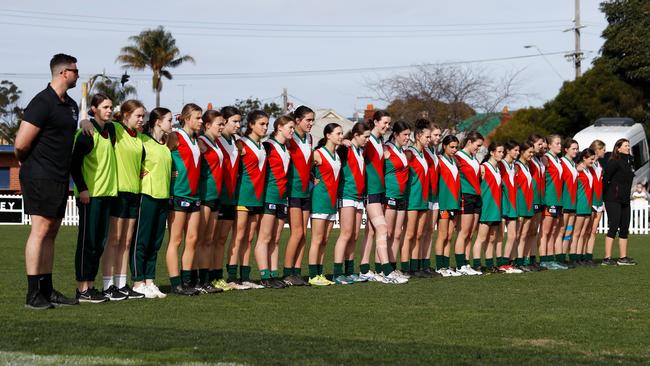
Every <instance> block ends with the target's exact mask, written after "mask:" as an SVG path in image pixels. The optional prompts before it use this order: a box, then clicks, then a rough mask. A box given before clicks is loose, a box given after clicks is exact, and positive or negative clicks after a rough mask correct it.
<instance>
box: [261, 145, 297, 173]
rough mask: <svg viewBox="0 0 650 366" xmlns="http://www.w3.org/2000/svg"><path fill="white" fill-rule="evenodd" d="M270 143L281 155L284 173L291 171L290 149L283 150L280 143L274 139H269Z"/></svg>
mask: <svg viewBox="0 0 650 366" xmlns="http://www.w3.org/2000/svg"><path fill="white" fill-rule="evenodd" d="M266 141H268V142H269V143H270V144H271V146H273V148H274V149H275V151H276V152H277V153H278V155H280V158H281V159H282V167H283V168H284V172H285V173H286V172H288V171H289V161H290V160H291V156H290V154H289V150H288V149H283V148H282V146H280V143H279V142H277V141H275V140H274V139H268V140H266Z"/></svg>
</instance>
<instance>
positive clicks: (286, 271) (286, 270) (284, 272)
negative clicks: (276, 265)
mask: <svg viewBox="0 0 650 366" xmlns="http://www.w3.org/2000/svg"><path fill="white" fill-rule="evenodd" d="M291 275H293V267H284V269H282V276H284V277H288V276H291Z"/></svg>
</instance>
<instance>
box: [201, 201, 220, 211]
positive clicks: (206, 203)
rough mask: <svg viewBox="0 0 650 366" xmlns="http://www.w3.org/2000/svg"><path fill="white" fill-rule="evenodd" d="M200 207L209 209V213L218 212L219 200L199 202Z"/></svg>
mask: <svg viewBox="0 0 650 366" xmlns="http://www.w3.org/2000/svg"><path fill="white" fill-rule="evenodd" d="M201 206H206V207H209V208H210V212H216V211H219V200H207V201H204V200H201Z"/></svg>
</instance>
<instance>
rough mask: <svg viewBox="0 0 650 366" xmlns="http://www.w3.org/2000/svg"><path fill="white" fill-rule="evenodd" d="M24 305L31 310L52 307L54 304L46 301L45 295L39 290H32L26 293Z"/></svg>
mask: <svg viewBox="0 0 650 366" xmlns="http://www.w3.org/2000/svg"><path fill="white" fill-rule="evenodd" d="M25 307H26V308H27V309H32V310H46V309H52V308H53V307H54V305H52V303H51V302H49V301H47V299H46V298H45V296H43V294H41V292H40V291H34V292H33V293H31V294H27V298H26V300H25Z"/></svg>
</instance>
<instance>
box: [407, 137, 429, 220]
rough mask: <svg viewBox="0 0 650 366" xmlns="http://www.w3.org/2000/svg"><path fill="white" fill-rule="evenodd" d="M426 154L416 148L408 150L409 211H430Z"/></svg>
mask: <svg viewBox="0 0 650 366" xmlns="http://www.w3.org/2000/svg"><path fill="white" fill-rule="evenodd" d="M424 154H425V153H424V152H423V151H419V150H418V149H416V148H415V146H411V147H409V148H408V149H406V157H407V159H408V166H409V177H408V192H409V195H408V206H407V210H409V211H422V210H427V209H429V193H430V191H431V184H429V164H428V163H427V159H426V158H425V157H424Z"/></svg>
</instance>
